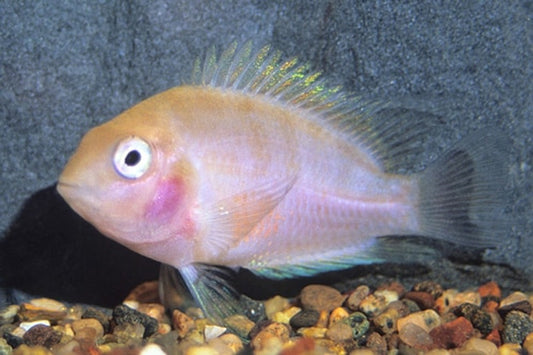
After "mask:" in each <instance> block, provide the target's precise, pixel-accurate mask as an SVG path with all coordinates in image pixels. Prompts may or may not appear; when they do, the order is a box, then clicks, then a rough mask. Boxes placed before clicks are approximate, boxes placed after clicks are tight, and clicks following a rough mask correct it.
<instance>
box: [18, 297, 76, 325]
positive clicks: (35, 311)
mask: <svg viewBox="0 0 533 355" xmlns="http://www.w3.org/2000/svg"><path fill="white" fill-rule="evenodd" d="M18 316H19V317H20V319H21V320H23V321H34V320H38V319H48V320H50V321H51V322H55V321H59V320H62V319H63V318H65V317H66V316H67V307H66V306H65V305H64V304H63V303H61V302H58V301H56V300H53V299H50V298H36V299H33V300H31V301H30V302H29V303H23V304H22V305H21V306H20V309H19V313H18Z"/></svg>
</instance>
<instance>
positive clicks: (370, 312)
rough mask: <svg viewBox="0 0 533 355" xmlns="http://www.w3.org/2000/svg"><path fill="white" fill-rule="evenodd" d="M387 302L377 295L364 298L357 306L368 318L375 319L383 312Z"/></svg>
mask: <svg viewBox="0 0 533 355" xmlns="http://www.w3.org/2000/svg"><path fill="white" fill-rule="evenodd" d="M387 305H388V302H387V299H386V298H385V297H384V296H382V295H379V294H375V293H374V294H371V295H368V296H366V297H365V298H364V299H363V300H362V301H361V303H360V304H359V310H360V311H361V312H363V313H364V314H366V315H367V316H368V317H375V316H376V315H378V314H380V313H381V312H383V311H384V310H385V308H386V307H387Z"/></svg>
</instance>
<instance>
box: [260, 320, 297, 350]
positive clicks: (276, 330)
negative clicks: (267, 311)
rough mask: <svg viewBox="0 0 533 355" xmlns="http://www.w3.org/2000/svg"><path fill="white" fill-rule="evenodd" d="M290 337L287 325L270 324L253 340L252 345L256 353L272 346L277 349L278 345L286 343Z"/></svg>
mask: <svg viewBox="0 0 533 355" xmlns="http://www.w3.org/2000/svg"><path fill="white" fill-rule="evenodd" d="M289 335H290V330H289V327H288V326H287V325H286V324H283V323H270V324H269V325H267V326H266V327H265V328H263V329H262V330H261V331H259V333H257V334H256V335H255V336H254V337H253V338H252V340H251V341H250V345H251V346H252V348H253V349H254V350H255V351H261V350H265V349H266V348H269V347H270V346H274V347H275V346H276V345H277V344H279V345H281V344H284V343H286V342H287V341H288V340H289ZM272 344H274V345H272Z"/></svg>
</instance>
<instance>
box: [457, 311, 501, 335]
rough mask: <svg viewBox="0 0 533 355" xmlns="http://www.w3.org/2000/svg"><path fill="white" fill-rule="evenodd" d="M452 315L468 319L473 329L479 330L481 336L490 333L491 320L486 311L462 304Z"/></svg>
mask: <svg viewBox="0 0 533 355" xmlns="http://www.w3.org/2000/svg"><path fill="white" fill-rule="evenodd" d="M453 313H454V314H455V315H456V316H463V317H465V318H466V319H468V320H469V321H470V322H471V323H472V325H473V326H474V328H476V329H477V330H479V331H480V332H481V334H483V335H488V334H489V333H490V332H491V331H492V328H493V324H492V318H491V317H490V315H489V314H488V313H487V312H486V311H484V310H482V309H481V308H480V307H478V306H476V305H473V304H471V303H463V304H461V305H459V306H457V308H455V309H454V312H453Z"/></svg>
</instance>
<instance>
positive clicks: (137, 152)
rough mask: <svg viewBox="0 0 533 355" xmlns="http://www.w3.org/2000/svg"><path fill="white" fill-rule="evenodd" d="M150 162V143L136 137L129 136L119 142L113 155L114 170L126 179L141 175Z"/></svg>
mask: <svg viewBox="0 0 533 355" xmlns="http://www.w3.org/2000/svg"><path fill="white" fill-rule="evenodd" d="M151 162H152V150H151V149H150V145H148V143H146V142H145V141H144V140H142V139H141V138H138V137H130V138H127V139H125V140H123V141H122V142H120V143H119V144H118V146H117V149H116V150H115V154H114V156H113V164H114V166H115V170H116V171H117V173H119V174H120V175H121V176H123V177H125V178H127V179H137V178H139V177H141V176H143V175H144V173H145V172H146V171H147V170H148V168H149V167H150V163H151Z"/></svg>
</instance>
